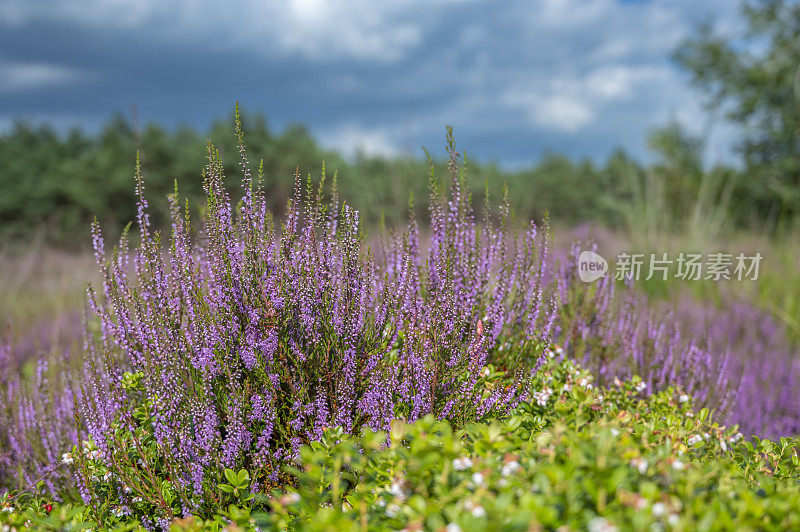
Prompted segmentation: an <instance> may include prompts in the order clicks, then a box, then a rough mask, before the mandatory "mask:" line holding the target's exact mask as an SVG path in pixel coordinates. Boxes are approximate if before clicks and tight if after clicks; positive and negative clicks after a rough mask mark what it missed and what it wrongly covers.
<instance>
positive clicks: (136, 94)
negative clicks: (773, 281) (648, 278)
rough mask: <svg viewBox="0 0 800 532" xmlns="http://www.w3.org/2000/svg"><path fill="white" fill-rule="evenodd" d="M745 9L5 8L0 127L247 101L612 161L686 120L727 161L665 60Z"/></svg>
mask: <svg viewBox="0 0 800 532" xmlns="http://www.w3.org/2000/svg"><path fill="white" fill-rule="evenodd" d="M738 4H739V2H737V1H732V0H508V1H505V0H392V1H386V2H383V1H378V0H349V1H343V0H341V1H337V0H242V1H239V2H220V1H218V0H0V131H2V130H7V129H8V128H9V127H10V124H11V123H12V122H13V120H14V119H16V118H20V117H22V118H28V119H34V120H39V121H46V122H49V123H51V124H54V125H56V126H57V127H59V128H61V129H65V128H67V127H70V126H72V125H80V126H82V127H84V128H86V129H88V130H96V129H97V128H98V127H99V126H100V125H101V124H102V123H103V122H104V121H105V120H107V119H108V117H109V116H110V115H111V114H112V113H113V112H115V111H119V112H123V113H129V110H130V108H131V104H133V103H135V104H136V105H137V108H138V110H139V115H140V117H141V118H142V119H143V120H146V121H147V120H155V121H158V122H161V123H163V124H166V125H176V124H180V123H186V124H192V125H197V126H206V125H207V124H208V123H209V122H210V121H211V120H213V119H215V118H220V117H225V116H227V114H228V113H230V110H231V109H232V106H233V103H234V102H235V101H239V102H241V104H242V105H243V107H244V108H245V109H246V110H247V111H261V112H263V113H265V114H266V116H267V118H268V121H269V123H270V125H271V126H272V127H273V128H275V129H281V128H283V127H285V125H286V124H288V123H291V122H302V123H305V124H307V125H308V126H309V127H310V129H311V131H312V133H313V134H314V135H315V137H316V138H318V139H319V140H320V141H321V142H322V143H323V144H325V145H326V146H328V147H333V148H337V149H341V150H343V151H345V152H348V153H353V152H354V150H356V149H362V150H364V151H366V152H370V153H380V154H396V153H402V152H406V151H410V152H411V153H414V154H419V153H420V146H423V145H424V146H426V147H429V148H437V147H439V146H441V145H442V144H443V137H444V125H445V124H453V125H454V126H455V128H456V139H457V141H458V143H459V145H461V146H462V147H465V148H466V149H467V151H468V152H470V153H471V154H472V155H473V156H474V157H478V158H481V159H484V160H488V159H493V160H497V161H499V162H500V163H501V164H503V165H507V166H521V165H526V164H530V163H531V162H533V161H535V160H536V159H538V158H539V157H540V156H541V154H542V152H543V151H546V150H557V151H561V152H565V153H567V154H570V155H573V156H589V157H592V158H596V159H603V158H605V156H606V155H607V154H608V153H609V152H610V151H611V150H612V149H614V148H615V147H617V146H624V147H625V148H626V149H628V150H629V151H631V152H632V153H634V154H635V155H637V156H639V157H645V156H646V149H645V142H644V135H645V134H646V132H647V130H648V129H649V128H651V127H653V126H656V125H659V124H664V123H666V122H667V121H668V120H670V119H675V120H679V121H681V122H682V123H684V124H685V125H686V126H687V127H689V128H690V129H692V130H693V131H695V132H699V133H702V134H703V135H706V136H708V138H709V139H710V146H709V148H708V153H707V158H708V159H709V160H711V161H717V160H725V159H726V158H730V157H731V155H730V152H729V150H728V149H727V148H726V146H728V145H729V144H730V143H731V142H732V140H733V139H734V138H735V131H733V130H732V129H731V128H730V127H727V126H725V125H724V124H721V123H720V121H719V119H718V118H715V117H713V116H709V115H708V114H707V113H705V112H704V111H703V107H702V101H701V98H700V96H699V95H698V94H697V93H696V92H695V91H694V90H693V89H692V88H691V87H689V85H688V83H687V75H686V73H684V72H682V71H681V70H680V69H678V68H677V67H676V65H674V64H673V63H672V62H671V60H670V58H669V54H670V52H671V50H673V49H674V47H675V45H676V44H677V43H678V42H680V40H681V39H682V38H683V37H685V36H686V35H688V34H690V33H691V32H692V30H693V29H694V28H695V27H696V26H697V25H698V24H699V23H701V22H703V21H709V20H710V21H713V22H714V24H715V25H716V26H717V27H719V28H720V29H721V30H722V31H727V30H730V29H731V28H735V27H736V26H737V24H738V23H739V19H738V13H739V8H738Z"/></svg>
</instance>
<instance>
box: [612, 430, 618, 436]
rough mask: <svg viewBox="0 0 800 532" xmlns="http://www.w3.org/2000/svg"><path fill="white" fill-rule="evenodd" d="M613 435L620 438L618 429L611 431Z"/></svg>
mask: <svg viewBox="0 0 800 532" xmlns="http://www.w3.org/2000/svg"><path fill="white" fill-rule="evenodd" d="M611 435H612V436H619V431H618V430H617V429H614V428H612V429H611Z"/></svg>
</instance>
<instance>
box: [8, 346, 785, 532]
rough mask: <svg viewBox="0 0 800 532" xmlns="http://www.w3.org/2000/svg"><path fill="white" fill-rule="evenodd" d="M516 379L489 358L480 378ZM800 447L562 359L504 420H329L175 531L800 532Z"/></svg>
mask: <svg viewBox="0 0 800 532" xmlns="http://www.w3.org/2000/svg"><path fill="white" fill-rule="evenodd" d="M505 382H506V380H505V377H504V375H502V374H501V373H499V372H496V371H494V370H493V368H491V367H487V368H485V370H484V372H483V375H482V385H483V386H485V387H487V388H492V387H495V386H503V385H504V383H505ZM799 448H800V440H797V439H789V438H782V439H781V440H780V441H779V442H772V441H769V440H758V439H754V440H752V441H745V440H744V439H742V436H741V434H739V433H738V432H737V431H736V428H735V427H734V428H724V427H720V426H719V425H718V424H717V423H715V422H714V421H713V412H710V411H708V410H706V409H702V410H699V411H694V410H693V409H692V399H691V398H690V397H689V396H687V395H685V394H684V393H682V392H681V391H680V390H677V389H669V390H665V391H663V392H660V393H657V394H653V395H649V394H648V390H647V389H646V386H644V383H642V382H641V380H640V379H638V378H637V377H634V378H633V379H631V380H630V381H625V382H621V381H616V382H614V383H613V384H611V385H609V386H607V387H604V388H601V387H597V386H595V385H594V384H593V382H592V377H591V376H590V375H589V374H588V373H587V372H585V371H584V370H582V369H581V368H579V367H577V366H576V365H575V364H573V363H572V362H569V361H563V360H560V359H559V357H553V358H551V359H550V360H549V361H548V362H547V363H546V364H545V365H544V366H543V367H542V369H541V370H540V371H539V373H538V374H537V376H536V377H535V379H534V381H533V382H532V384H531V393H530V398H529V400H528V401H525V402H523V403H522V404H520V406H519V407H518V408H517V409H516V410H515V411H513V412H512V413H511V414H510V415H509V416H507V417H505V418H502V419H495V420H492V421H488V422H483V423H473V424H469V425H467V426H466V427H465V428H464V429H462V430H458V431H454V430H453V428H452V427H451V425H450V424H449V423H447V422H446V421H437V420H435V419H433V418H432V417H427V418H425V419H422V420H419V421H417V422H415V423H405V422H402V421H396V422H394V423H393V425H392V429H391V431H389V432H388V433H387V432H372V431H366V432H364V433H363V434H362V435H361V436H347V435H346V434H345V433H344V431H343V430H342V429H341V428H331V429H328V430H327V431H326V433H325V435H324V437H323V439H322V440H321V441H319V442H315V443H312V444H311V445H310V446H305V447H304V448H303V450H302V460H301V463H302V467H301V468H299V469H298V468H295V469H292V468H291V467H287V474H289V475H290V477H289V478H291V479H292V480H291V481H290V483H289V484H287V485H286V486H285V487H284V488H282V489H280V490H273V491H272V492H271V493H270V494H269V495H264V494H263V493H251V492H250V489H249V488H250V479H249V478H248V476H247V475H246V472H244V471H242V472H235V471H231V470H227V471H225V472H224V477H225V479H226V481H225V482H223V483H220V485H219V488H220V490H221V492H224V493H226V494H227V495H228V498H227V501H228V502H231V501H238V502H237V503H236V504H227V503H226V507H221V508H220V510H219V511H218V515H217V516H216V518H214V519H212V520H205V521H204V520H200V519H196V518H193V517H191V516H187V517H185V518H183V519H179V520H175V521H173V522H172V523H171V529H172V530H221V529H223V528H225V527H229V528H228V529H229V530H236V529H237V528H236V527H235V526H237V527H238V529H293V530H363V529H367V528H368V529H370V530H401V529H403V530H423V529H424V530H447V531H448V532H452V531H455V530H554V529H557V528H559V527H564V526H566V527H567V528H566V529H568V530H587V529H588V530H591V531H600V530H604V531H611V530H617V529H620V530H788V529H797V527H800V513H798V512H797V511H796V509H797V508H798V507H800V486H798V480H800V467H798V466H799V465H800V459H798V455H797V451H798V449H799ZM91 450H92V449H91V445H88V446H86V450H85V451H79V450H78V449H75V454H76V455H83V456H86V455H91ZM98 475H99V473H98ZM96 478H97V488H98V489H100V488H102V485H103V482H104V480H103V477H102V476H97V477H96ZM48 505H52V507H51V508H50V510H49V511H48V510H47V508H48ZM0 506H3V512H2V513H0V523H2V524H3V525H5V526H6V527H9V528H3V530H7V529H8V530H10V529H11V527H15V528H16V529H19V530H23V529H25V528H26V524H25V523H28V525H27V526H30V527H48V528H60V529H63V530H82V529H86V528H94V529H97V528H99V527H102V528H104V529H119V530H131V529H137V528H139V525H138V523H137V522H129V521H130V520H129V519H128V518H127V516H125V515H119V512H118V511H116V509H115V508H113V507H112V506H108V507H106V508H104V509H103V515H92V512H91V511H90V510H88V509H87V508H84V507H71V506H69V505H67V506H59V505H57V504H55V503H53V502H52V501H48V500H47V499H46V498H42V497H40V496H36V495H34V494H26V495H17V496H16V497H14V498H10V499H6V500H5V502H3V503H0ZM12 507H13V511H10V509H11V508H12ZM254 507H261V508H264V507H266V508H268V511H266V512H260V513H255V512H254V511H252V510H251V508H254ZM234 525H235V526H234Z"/></svg>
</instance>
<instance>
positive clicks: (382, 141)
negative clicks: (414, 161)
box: [320, 124, 400, 157]
mask: <svg viewBox="0 0 800 532" xmlns="http://www.w3.org/2000/svg"><path fill="white" fill-rule="evenodd" d="M320 141H321V142H322V144H323V145H324V146H325V147H327V148H332V149H335V150H337V151H339V152H341V153H343V154H344V155H345V156H347V157H353V156H355V155H356V154H358V153H362V154H364V155H374V156H383V157H392V156H395V155H397V154H398V153H399V151H400V150H399V149H398V146H397V142H396V141H395V139H394V138H393V135H392V134H391V133H390V132H389V131H388V130H387V129H384V128H374V127H373V128H370V127H363V126H359V125H356V124H344V125H341V126H338V127H335V128H333V129H332V130H329V131H328V132H326V133H323V134H322V135H320Z"/></svg>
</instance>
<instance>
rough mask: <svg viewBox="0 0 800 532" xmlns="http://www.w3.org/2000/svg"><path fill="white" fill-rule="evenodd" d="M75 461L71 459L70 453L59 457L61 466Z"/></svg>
mask: <svg viewBox="0 0 800 532" xmlns="http://www.w3.org/2000/svg"><path fill="white" fill-rule="evenodd" d="M74 461H75V459H74V458H73V457H72V453H64V454H62V455H61V463H62V464H71V463H73V462H74Z"/></svg>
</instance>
